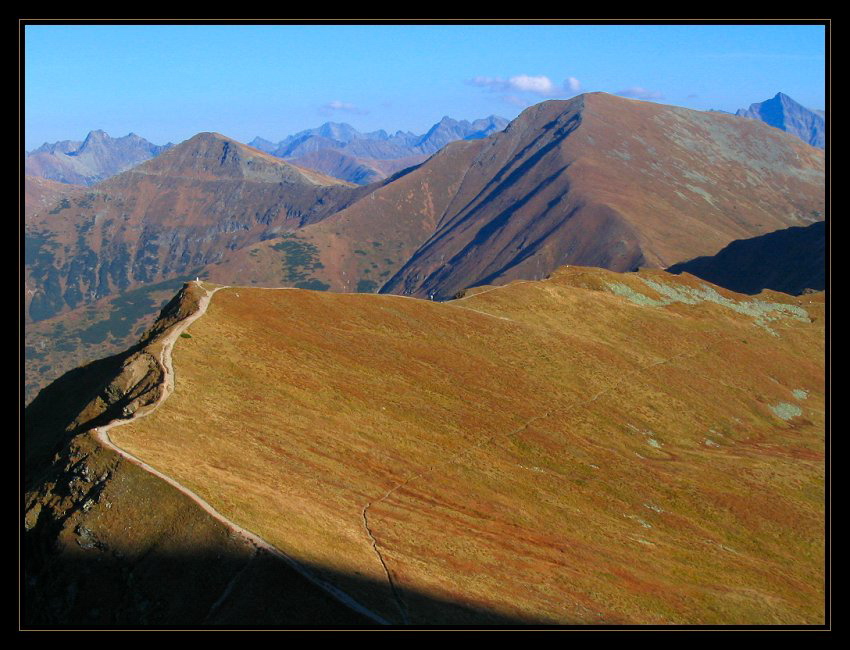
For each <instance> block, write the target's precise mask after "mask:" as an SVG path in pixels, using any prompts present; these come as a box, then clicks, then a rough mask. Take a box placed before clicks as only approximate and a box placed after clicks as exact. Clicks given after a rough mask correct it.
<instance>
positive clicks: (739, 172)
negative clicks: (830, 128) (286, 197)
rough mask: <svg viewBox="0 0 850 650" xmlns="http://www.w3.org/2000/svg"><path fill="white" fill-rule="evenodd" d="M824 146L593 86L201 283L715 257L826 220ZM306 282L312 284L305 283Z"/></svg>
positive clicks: (450, 275)
mask: <svg viewBox="0 0 850 650" xmlns="http://www.w3.org/2000/svg"><path fill="white" fill-rule="evenodd" d="M823 184H824V173H823V153H822V152H820V151H818V150H816V149H813V148H810V147H808V146H806V145H804V144H802V143H800V142H799V141H798V140H796V139H795V138H793V137H791V136H789V135H787V134H783V133H781V132H777V131H776V130H775V129H771V128H769V127H767V126H766V125H764V124H761V123H758V122H756V121H745V120H740V119H738V118H735V117H734V116H731V115H718V114H711V113H704V112H699V111H690V110H687V109H682V108H677V107H672V106H662V105H659V104H654V103H651V102H640V101H634V100H628V99H623V98H620V97H614V96H611V95H606V94H604V93H591V94H588V95H582V96H579V97H577V98H575V99H573V100H569V101H549V102H544V103H542V104H539V105H537V106H534V107H531V108H529V109H527V110H526V111H524V112H523V113H522V114H521V115H520V116H519V117H518V118H517V119H516V120H514V121H513V122H512V123H511V124H510V125H509V126H508V128H507V129H505V130H504V131H503V132H501V133H497V134H494V135H492V136H490V137H489V138H486V139H483V140H471V141H461V142H453V143H450V144H448V145H446V146H445V147H444V148H443V149H442V150H441V151H440V153H439V154H437V155H435V156H433V157H432V158H430V159H429V160H427V161H426V162H424V163H422V164H421V165H419V166H418V167H416V168H414V169H412V170H406V171H405V172H404V173H401V174H400V175H399V176H398V177H395V178H391V179H388V181H387V182H385V183H384V184H383V185H380V186H377V185H376V186H372V188H371V189H372V191H371V192H370V193H369V194H368V195H367V196H365V197H364V198H362V199H361V200H360V201H358V202H357V203H355V204H353V205H351V206H349V207H348V208H346V209H345V210H342V211H340V212H339V213H337V214H335V215H333V216H332V217H330V218H329V219H327V220H324V221H322V222H320V223H317V224H312V225H308V226H306V227H305V228H302V229H300V230H298V231H297V232H292V233H287V236H286V240H284V239H280V240H274V241H272V240H270V241H268V242H264V243H262V244H260V245H257V246H251V247H248V248H243V249H242V250H239V251H234V252H233V253H232V254H227V255H226V256H225V257H224V258H223V259H222V260H221V262H217V263H216V268H213V267H207V269H206V270H207V271H208V272H209V273H210V276H209V277H210V278H211V279H215V280H216V281H219V282H230V281H232V278H240V282H241V283H243V284H252V283H253V284H257V285H261V286H280V285H289V286H303V287H306V288H311V287H312V288H327V289H330V290H331V291H361V292H364V291H365V292H374V291H380V292H382V293H400V294H404V295H413V296H417V297H433V298H436V299H447V298H451V297H452V296H454V295H455V294H456V293H457V292H458V291H460V290H463V289H465V288H468V287H470V286H474V285H477V284H501V283H504V282H507V281H510V280H512V279H521V278H522V279H529V278H540V277H544V276H545V275H546V274H548V273H549V272H551V270H552V269H554V268H556V267H557V266H559V265H561V264H579V265H588V266H599V267H603V268H609V269H613V270H617V271H628V270H632V269H634V268H637V267H666V266H669V265H670V264H672V263H674V262H677V261H682V260H686V259H692V258H694V257H696V256H698V255H708V254H714V253H716V252H717V251H719V250H720V249H721V248H722V247H723V246H725V245H727V244H728V243H729V242H731V241H733V240H735V239H741V238H745V237H751V236H755V235H760V234H763V233H766V232H770V231H773V230H777V229H780V228H784V227H788V226H789V225H797V224H809V223H811V222H812V221H817V220H820V219H822V218H823V213H824V212H823V211H824V185H823ZM305 283H312V284H305Z"/></svg>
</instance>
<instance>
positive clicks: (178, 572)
mask: <svg viewBox="0 0 850 650" xmlns="http://www.w3.org/2000/svg"><path fill="white" fill-rule="evenodd" d="M28 542H29V543H27V544H26V545H25V550H24V558H25V566H24V567H23V569H24V570H23V578H22V580H23V584H22V586H21V589H22V594H21V598H22V606H21V627H22V629H51V628H54V629H55V628H63V629H64V628H69V629H91V628H160V629H162V628H175V627H176V628H191V629H195V628H206V627H236V628H276V627H283V628H295V629H340V628H342V629H346V628H374V629H386V628H385V627H383V626H382V625H380V624H379V623H377V622H375V621H374V620H372V619H370V618H368V617H366V616H365V615H362V614H360V613H357V612H355V611H354V610H352V609H349V608H348V607H347V606H345V605H343V604H341V603H340V602H338V601H337V600H335V599H334V598H332V597H330V596H329V595H328V594H327V593H326V592H325V591H324V590H322V589H320V588H319V587H317V586H316V585H314V584H313V583H312V582H310V581H309V580H307V579H306V578H304V577H303V576H301V575H300V574H299V573H298V572H296V571H295V570H294V569H292V568H290V567H289V565H287V564H286V563H285V562H283V561H282V560H279V559H278V558H275V557H273V556H271V555H269V554H268V553H265V552H260V553H257V554H256V555H254V556H253V557H251V556H249V554H247V553H245V554H241V555H240V554H236V553H215V552H211V553H206V554H205V553H197V554H191V555H189V554H186V555H183V554H179V553H173V554H165V553H161V552H155V553H148V554H146V555H144V556H141V557H135V558H123V557H120V556H119V554H118V553H116V552H114V551H111V550H108V549H98V548H88V549H79V551H78V552H76V553H72V554H71V553H68V552H67V551H66V552H65V553H62V554H51V553H50V552H49V551H48V552H46V553H45V552H44V550H45V549H39V548H38V546H39V543H38V541H37V540H28ZM54 548H55V547H54ZM309 570H310V571H312V572H315V573H318V572H319V570H318V569H317V567H309ZM321 575H322V577H323V578H324V579H325V580H328V581H329V582H331V583H332V584H334V585H339V586H340V587H341V588H342V589H343V590H344V591H345V592H346V593H347V594H349V595H353V596H355V597H356V599H357V600H358V601H359V602H361V603H363V604H366V605H368V607H369V608H370V609H371V610H372V611H376V610H378V611H379V612H380V614H381V615H382V616H383V617H384V618H386V619H388V620H389V621H390V622H391V624H392V625H397V624H400V623H401V621H402V619H401V616H400V614H399V613H398V609H397V608H396V605H395V602H394V601H393V599H392V596H391V594H390V592H389V590H388V589H387V586H386V584H385V583H376V582H374V581H372V580H370V579H365V578H362V577H360V576H357V575H350V574H340V573H335V572H331V571H328V570H324V569H323V570H321ZM401 596H402V599H403V601H404V604H405V606H406V607H407V609H408V611H409V612H410V614H409V617H410V618H409V620H410V625H411V626H413V627H423V626H433V625H438V626H439V625H446V626H471V627H488V626H525V625H535V623H536V622H535V621H531V620H520V619H516V618H510V617H507V616H503V615H500V614H498V613H496V612H492V611H488V610H486V609H483V608H476V607H473V606H469V605H464V604H460V603H455V602H447V601H444V600H439V599H435V598H432V597H429V596H427V595H425V594H422V593H417V592H413V591H405V590H402V591H401Z"/></svg>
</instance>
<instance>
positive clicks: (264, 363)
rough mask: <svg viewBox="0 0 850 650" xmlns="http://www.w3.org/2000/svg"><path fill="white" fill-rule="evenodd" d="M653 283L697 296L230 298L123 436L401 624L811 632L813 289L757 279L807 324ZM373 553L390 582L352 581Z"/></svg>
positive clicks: (595, 274)
mask: <svg viewBox="0 0 850 650" xmlns="http://www.w3.org/2000/svg"><path fill="white" fill-rule="evenodd" d="M642 278H649V280H650V281H652V280H653V279H655V280H659V279H660V281H662V282H664V283H665V284H666V285H667V286H682V285H683V283H684V284H685V285H687V286H688V287H690V289H693V290H696V289H698V288H699V287H701V286H702V283H701V282H700V281H698V280H696V279H694V278H692V277H689V276H670V275H667V274H664V273H663V272H642V273H641V274H640V275H635V274H632V275H625V276H624V275H618V274H614V273H611V272H608V271H603V270H599V269H592V270H591V269H581V268H575V267H574V268H570V269H564V270H561V271H558V272H557V273H556V274H554V275H553V277H552V278H551V279H549V280H548V281H545V282H540V283H530V282H519V283H514V284H512V285H510V286H508V287H504V288H500V289H498V290H494V291H486V290H485V291H481V290H478V291H477V293H476V295H472V296H470V297H469V298H466V299H463V300H460V301H454V302H451V303H443V304H439V303H432V302H426V301H418V300H413V299H407V298H402V297H397V296H387V295H347V294H346V295H339V294H328V293H320V292H307V291H298V290H280V291H270V290H259V289H228V290H224V291H220V292H219V293H218V294H216V297H215V299H214V300H213V302H212V304H211V306H210V308H209V312H208V314H207V315H206V316H205V317H204V318H202V319H200V320H199V321H198V322H197V323H195V324H193V325H192V327H191V328H190V333H191V338H189V339H181V340H180V341H179V342H178V344H177V346H176V350H175V354H174V362H175V368H176V373H177V385H176V391H175V393H174V395H172V397H171V398H170V399H169V400H168V401H167V402H166V403H165V404H164V405H163V406H162V407H161V408H160V410H159V411H157V413H155V414H154V415H152V416H150V417H148V418H144V419H142V420H140V421H138V422H137V423H135V424H132V425H129V426H125V427H120V428H118V429H115V430H114V431H113V439H114V440H115V442H116V443H117V444H119V445H120V446H122V447H125V448H126V449H128V450H129V451H131V452H132V453H134V454H136V455H138V456H140V457H142V458H144V459H145V460H146V461H148V462H150V463H151V464H152V465H154V466H155V467H157V468H159V469H160V470H162V471H164V472H166V473H168V474H169V475H171V476H173V477H175V478H176V479H177V480H179V481H180V482H182V483H184V484H186V485H187V486H189V487H190V488H191V489H193V490H194V491H196V492H198V493H199V494H200V495H202V496H203V497H204V498H205V499H207V500H208V501H209V502H211V503H212V504H213V505H214V506H215V507H216V508H217V509H219V510H220V511H221V512H223V513H224V514H226V515H227V516H229V517H231V518H232V519H233V520H235V521H237V522H238V523H240V524H241V525H243V526H245V527H246V528H248V529H250V530H253V531H255V532H257V533H259V534H260V535H261V536H263V537H264V538H265V539H267V540H269V541H271V542H272V543H274V544H275V545H277V546H278V547H279V548H281V549H282V550H284V551H285V552H287V553H289V554H291V555H293V556H295V557H297V558H300V559H302V560H303V561H305V562H309V563H310V564H312V565H318V566H324V567H326V568H327V569H328V570H329V571H333V572H334V573H335V575H336V576H338V577H337V578H335V579H337V580H338V581H339V582H340V583H341V584H342V586H343V588H346V589H348V590H350V591H351V592H352V593H353V594H354V595H355V596H356V597H358V598H359V599H361V600H362V602H364V603H365V604H367V605H369V606H371V607H373V608H374V609H376V610H378V611H379V612H381V613H382V614H384V615H385V616H388V617H391V618H394V619H395V620H401V616H402V614H401V611H405V612H407V613H408V614H409V620H410V621H411V622H414V623H416V622H420V623H433V622H444V621H445V622H454V623H464V622H470V620H469V619H465V618H463V615H462V614H460V613H457V612H454V611H453V610H450V609H449V608H446V607H441V606H440V605H438V604H436V603H437V602H438V601H442V602H446V601H451V602H455V603H458V604H461V605H469V606H473V605H474V606H475V607H476V608H478V609H479V610H481V609H489V610H492V611H494V612H498V613H500V614H502V615H506V616H511V617H514V618H520V619H525V620H530V621H546V622H557V623H695V624H712V623H757V624H774V623H790V624H800V623H819V622H822V620H823V584H822V583H823V560H824V557H823V547H822V541H823V507H824V504H823V498H824V497H823V480H824V467H823V451H824V440H823V435H824V419H823V409H824V393H825V388H824V368H823V361H822V360H823V358H824V354H823V352H824V330H823V296H822V294H821V295H818V296H804V297H800V298H790V297H788V296H782V295H781V294H765V295H763V296H761V298H762V299H763V301H772V300H780V301H782V302H787V303H789V304H793V305H797V306H800V307H802V308H803V309H805V310H806V312H807V314H808V318H809V319H810V320H812V321H813V322H811V323H809V322H803V321H800V320H797V319H795V318H789V317H786V318H781V319H779V320H775V321H770V322H768V321H765V320H764V319H762V320H761V321H760V322H761V325H759V324H756V323H755V321H754V318H753V317H752V316H750V315H747V314H743V313H738V312H736V311H734V310H733V309H730V308H729V306H728V305H730V304H732V305H737V303H728V302H727V304H726V305H723V304H717V302H711V301H707V302H706V301H703V302H700V303H699V304H684V303H681V302H676V303H673V304H670V305H668V306H664V307H659V306H655V307H653V306H649V305H648V304H638V302H643V303H648V301H649V300H655V301H657V302H660V301H662V300H663V299H664V298H665V296H664V294H663V293H658V292H657V291H655V290H653V289H652V288H651V287H650V286H649V285H647V284H646V283H645V282H644V281H643V280H642ZM662 289H663V287H662ZM615 291H616V293H615ZM721 294H722V296H725V297H727V300H728V297H731V298H732V299H734V300H737V301H744V300H746V301H750V300H752V299H751V298H745V297H743V296H736V295H735V294H732V293H730V292H721V293H720V294H716V296H717V298H715V297H713V296H712V295H711V294H702V295H703V297H705V296H709V297H710V298H711V299H712V300H719V301H720V302H723V299H722V297H721ZM694 295H695V294H694V293H693V292H692V293H690V294H686V293H680V296H685V297H686V298H688V297H689V296H690V297H692V296H694ZM641 296H643V298H641ZM689 299H690V298H689ZM636 301H637V302H636ZM774 313H775V312H774ZM768 328H770V329H771V330H772V331H769V329H768ZM794 390H797V391H805V397H804V396H803V393H802V392H798V393H796V394H795V393H794V392H792V391H794ZM783 404H784V405H785V406H780V405H783ZM773 407H776V408H777V409H778V412H779V413H781V414H784V415H788V412H796V411H795V407H796V408H799V409H800V415H799V416H796V417H792V418H790V419H787V420H786V419H782V417H780V416H779V415H777V411H774V409H773ZM364 510H365V511H366V515H367V523H368V524H369V530H370V531H371V533H372V535H373V536H374V539H375V540H376V544H377V550H378V551H380V556H381V557H380V558H379V557H378V554H377V553H376V551H375V549H374V548H373V547H372V543H371V540H370V537H369V534H368V532H367V530H366V528H365V526H364ZM381 560H383V563H384V564H385V565H386V567H387V569H388V571H389V573H390V575H391V577H392V579H393V583H394V585H395V586H396V588H397V590H398V597H394V595H393V592H392V591H391V589H390V588H389V586H387V587H386V588H385V589H383V590H382V589H375V588H370V589H369V590H367V591H363V592H362V593H358V589H359V588H360V587H359V585H360V584H362V583H361V582H354V581H353V579H354V578H357V579H358V580H359V579H360V578H368V579H371V580H374V581H375V582H376V583H377V584H387V585H388V583H387V582H386V574H385V573H384V568H383V566H382V563H381ZM345 575H349V576H352V581H351V582H350V583H347V582H346V578H345V577H343V576H345ZM408 589H409V591H406V590H408ZM422 596H430V597H431V598H430V599H429V600H426V599H425V598H423V597H422ZM476 622H481V619H478V620H477V621H476Z"/></svg>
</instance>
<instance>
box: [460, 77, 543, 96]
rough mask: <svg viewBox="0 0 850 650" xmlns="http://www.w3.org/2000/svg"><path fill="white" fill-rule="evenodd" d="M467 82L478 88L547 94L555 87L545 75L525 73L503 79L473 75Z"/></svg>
mask: <svg viewBox="0 0 850 650" xmlns="http://www.w3.org/2000/svg"><path fill="white" fill-rule="evenodd" d="M468 83H469V84H470V85H472V86H478V87H480V88H489V89H490V90H492V91H494V92H496V91H497V92H506V91H513V92H528V93H534V94H537V95H548V94H551V93H552V91H554V89H555V84H553V83H552V80H551V79H550V78H549V77H547V76H545V75H539V76H536V77H535V76H531V75H527V74H520V75H516V76H514V77H510V78H508V79H503V78H501V77H474V78H473V79H470V80H469V81H468Z"/></svg>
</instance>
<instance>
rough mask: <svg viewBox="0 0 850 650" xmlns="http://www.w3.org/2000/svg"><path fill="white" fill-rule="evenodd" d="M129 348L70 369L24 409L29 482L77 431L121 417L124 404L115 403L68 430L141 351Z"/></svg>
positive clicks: (26, 471) (26, 463) (135, 347)
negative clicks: (128, 361) (103, 411)
mask: <svg viewBox="0 0 850 650" xmlns="http://www.w3.org/2000/svg"><path fill="white" fill-rule="evenodd" d="M140 347H141V346H140V345H138V344H137V345H134V346H133V347H131V348H130V349H129V350H126V351H125V352H121V353H120V354H115V355H112V356H110V357H106V358H104V359H98V360H97V361H93V362H91V363H88V364H86V365H85V366H81V367H79V368H74V369H73V370H69V371H68V372H66V373H65V374H64V375H62V376H61V377H59V378H58V379H56V380H54V381H53V382H52V383H50V384H49V385H48V386H46V387H45V388H43V389H42V390H41V391H40V392H39V393H38V395H36V397H35V399H33V401H32V402H30V404H29V405H28V406H27V407H26V408H25V409H24V421H23V425H24V426H23V429H24V431H23V434H24V437H23V443H24V445H23V446H24V475H25V477H26V479H27V483H30V482H31V481H32V480H33V479H35V478H37V475H38V474H39V473H40V472H41V471H42V470H43V469H44V468H45V466H46V465H47V464H49V462H50V459H51V458H52V457H53V455H54V454H55V453H57V452H58V451H59V449H61V448H62V447H63V446H64V445H65V444H66V443H67V442H68V440H70V439H71V438H73V437H74V436H75V435H76V434H77V433H79V432H80V431H83V430H85V429H88V428H91V427H92V426H98V424H105V423H106V422H108V421H109V420H111V419H113V418H115V417H118V416H119V415H120V412H121V408H123V406H124V404H123V403H118V404H115V405H114V406H113V407H112V408H110V409H108V411H107V412H105V413H102V414H100V417H97V418H96V420H97V421H96V422H95V421H90V422H85V423H82V424H81V425H79V426H77V427H75V428H74V429H73V430H68V431H66V427H68V426H69V425H70V424H71V423H72V422H73V421H74V419H75V418H76V417H77V416H78V415H79V414H80V411H81V410H82V408H83V407H84V406H85V405H86V404H87V403H89V401H91V400H92V399H94V397H95V396H97V395H98V394H100V393H101V392H102V391H103V389H104V388H105V386H106V385H107V384H108V383H109V382H110V381H112V380H113V379H114V378H115V377H116V376H118V374H119V373H120V372H121V366H122V364H123V363H124V361H126V360H127V359H128V358H129V357H130V356H132V355H133V354H134V353H135V352H136V351H138V350H139V348H140Z"/></svg>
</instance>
